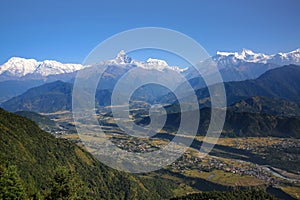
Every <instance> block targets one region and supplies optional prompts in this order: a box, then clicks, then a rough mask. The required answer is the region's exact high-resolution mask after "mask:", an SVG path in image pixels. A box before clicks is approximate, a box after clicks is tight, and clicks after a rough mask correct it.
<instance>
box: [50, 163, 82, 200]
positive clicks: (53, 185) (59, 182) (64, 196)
mask: <svg viewBox="0 0 300 200" xmlns="http://www.w3.org/2000/svg"><path fill="white" fill-rule="evenodd" d="M87 191H88V190H87V187H86V185H84V183H83V181H82V180H81V179H80V178H79V177H78V175H77V174H76V173H74V172H72V171H70V170H68V169H66V168H64V167H58V168H57V169H56V170H55V174H54V176H53V178H52V180H51V181H50V189H49V192H48V194H46V197H45V199H48V200H52V199H53V200H54V199H55V200H76V199H87Z"/></svg>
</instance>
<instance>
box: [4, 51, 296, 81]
mask: <svg viewBox="0 0 300 200" xmlns="http://www.w3.org/2000/svg"><path fill="white" fill-rule="evenodd" d="M212 60H213V61H214V62H216V64H217V66H218V68H219V70H221V74H222V71H224V72H223V73H225V74H226V71H228V70H229V71H233V70H236V71H239V72H240V73H245V74H247V72H248V73H250V74H251V73H254V74H255V73H258V74H259V75H260V74H262V73H264V70H265V69H264V68H266V69H272V68H276V67H278V66H283V65H288V64H299V63H300V48H299V49H296V50H294V51H291V52H288V53H277V54H274V55H267V54H263V53H254V52H253V51H251V50H248V49H243V50H242V51H241V52H221V51H218V52H217V53H216V55H215V56H213V57H212ZM95 64H98V65H99V64H100V65H110V66H122V67H125V66H127V65H132V66H136V67H140V68H143V69H147V70H152V69H155V70H159V71H165V70H174V71H177V72H184V71H186V70H187V69H188V66H186V68H180V67H178V66H169V65H168V63H167V62H166V61H164V60H160V59H155V58H149V59H148V60H147V61H145V62H144V61H138V60H134V59H132V58H130V57H129V56H127V55H126V53H125V51H124V50H122V51H120V52H119V53H118V54H117V56H116V57H115V58H114V59H112V60H106V61H101V62H99V63H95ZM253 64H257V65H258V66H260V67H259V68H263V69H259V68H256V67H255V66H254V65H253ZM264 65H266V66H264ZM87 67H90V65H89V66H83V65H81V64H62V63H60V62H57V61H55V60H45V61H36V60H35V59H25V58H20V57H12V58H11V59H9V60H8V61H7V62H6V63H4V64H3V65H1V66H0V81H3V80H20V79H42V78H45V77H48V76H51V75H52V76H53V75H60V74H69V73H73V72H76V71H78V70H82V69H84V68H87ZM225 69H226V70H225ZM255 71H258V72H255ZM236 73H237V72H236ZM248 76H249V75H248ZM223 78H224V77H223ZM248 78H249V77H248ZM253 78H256V77H253ZM225 79H227V77H226V76H225ZM232 79H236V77H234V76H233V77H232ZM225 81H228V80H225Z"/></svg>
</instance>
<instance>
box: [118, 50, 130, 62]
mask: <svg viewBox="0 0 300 200" xmlns="http://www.w3.org/2000/svg"><path fill="white" fill-rule="evenodd" d="M115 61H116V63H120V64H130V63H131V61H132V58H130V57H129V56H128V55H127V54H126V53H125V51H124V50H121V51H120V52H119V53H118V54H117V56H116V58H115Z"/></svg>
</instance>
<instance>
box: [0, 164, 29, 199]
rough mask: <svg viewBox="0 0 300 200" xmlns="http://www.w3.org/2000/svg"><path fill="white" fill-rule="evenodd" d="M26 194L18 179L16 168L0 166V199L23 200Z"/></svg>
mask: <svg viewBox="0 0 300 200" xmlns="http://www.w3.org/2000/svg"><path fill="white" fill-rule="evenodd" d="M25 197H26V193H25V189H24V186H23V184H22V181H21V179H20V177H19V174H18V171H17V167H16V166H14V165H9V166H8V167H3V166H0V199H6V200H10V199H25Z"/></svg>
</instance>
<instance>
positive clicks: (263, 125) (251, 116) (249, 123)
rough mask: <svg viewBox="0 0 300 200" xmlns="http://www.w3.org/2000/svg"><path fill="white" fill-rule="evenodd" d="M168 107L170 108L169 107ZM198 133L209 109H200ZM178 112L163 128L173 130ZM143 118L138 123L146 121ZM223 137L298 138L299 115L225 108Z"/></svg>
mask: <svg viewBox="0 0 300 200" xmlns="http://www.w3.org/2000/svg"><path fill="white" fill-rule="evenodd" d="M168 109H171V108H170V107H169V108H168ZM200 115H201V116H200V122H199V129H198V135H205V134H206V132H207V128H208V125H209V122H210V116H211V109H210V108H203V109H201V110H200ZM180 118H181V115H180V113H171V114H169V115H168V118H167V121H166V125H165V128H166V129H167V130H171V131H172V130H174V127H175V128H176V127H178V124H180ZM148 120H149V118H144V119H143V120H142V121H140V122H139V123H148ZM222 136H223V137H255V136H260V137H265V136H274V137H294V138H300V117H285V116H276V115H269V114H264V113H246V112H234V111H232V110H230V109H229V110H227V113H226V118H225V124H224V128H223V130H222Z"/></svg>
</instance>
